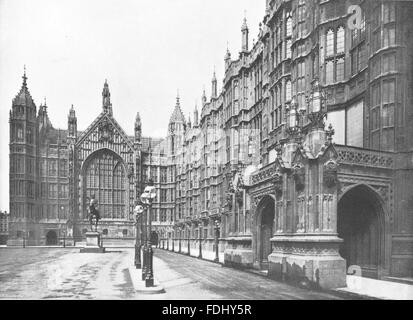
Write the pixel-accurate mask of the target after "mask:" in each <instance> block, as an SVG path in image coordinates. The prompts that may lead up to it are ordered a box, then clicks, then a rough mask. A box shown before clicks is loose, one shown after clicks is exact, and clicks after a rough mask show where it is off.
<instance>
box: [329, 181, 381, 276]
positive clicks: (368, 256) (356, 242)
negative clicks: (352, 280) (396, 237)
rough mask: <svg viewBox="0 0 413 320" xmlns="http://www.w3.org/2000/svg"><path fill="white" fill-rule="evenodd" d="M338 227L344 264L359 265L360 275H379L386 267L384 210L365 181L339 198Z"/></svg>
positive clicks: (376, 194)
mask: <svg viewBox="0 0 413 320" xmlns="http://www.w3.org/2000/svg"><path fill="white" fill-rule="evenodd" d="M337 231H338V235H339V237H340V238H341V239H343V240H344V241H343V243H342V245H341V246H340V255H341V256H342V257H343V258H344V259H346V261H347V268H349V267H350V266H356V267H357V268H358V267H360V268H361V273H362V274H361V275H362V276H366V277H371V278H380V277H381V275H382V274H383V271H384V270H385V269H386V255H385V254H386V214H385V206H384V202H383V200H382V199H381V197H380V195H379V194H378V193H377V192H376V191H374V190H373V189H372V188H371V187H369V186H367V185H365V184H357V185H354V186H353V187H352V188H349V189H347V191H346V192H345V193H344V194H343V195H342V196H341V198H340V201H339V202H338V210H337ZM384 273H386V272H384Z"/></svg>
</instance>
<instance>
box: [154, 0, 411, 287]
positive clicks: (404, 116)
mask: <svg viewBox="0 0 413 320" xmlns="http://www.w3.org/2000/svg"><path fill="white" fill-rule="evenodd" d="M352 5H357V6H358V7H356V8H355V9H354V7H353V8H351V9H349V8H350V6H352ZM353 10H356V12H358V13H359V14H360V15H359V17H358V19H357V20H358V21H357V22H356V23H354V24H355V25H357V26H356V27H355V28H350V27H349V24H350V22H351V21H352V19H353V18H354V17H353ZM412 13H413V6H412V3H411V2H394V1H341V0H340V1H334V0H330V1H315V0H311V1H310V0H307V1H306V0H291V1H288V0H284V1H281V0H271V1H267V3H266V12H265V16H264V19H263V22H262V23H260V30H259V34H258V36H257V41H256V42H254V43H253V45H252V48H249V29H248V26H247V23H246V21H244V23H243V25H242V27H241V35H242V47H241V50H240V52H239V55H238V56H237V58H236V59H235V60H234V59H232V58H231V53H230V52H229V51H228V50H227V53H226V55H225V75H224V80H223V86H222V90H221V92H219V93H218V92H217V82H216V77H215V74H214V77H213V79H212V89H211V98H210V99H209V100H208V99H207V98H206V94H205V92H204V94H203V95H202V110H201V113H200V119H199V123H198V119H197V111H196V122H194V125H193V127H191V128H190V130H187V131H186V132H185V135H184V138H183V141H182V142H183V146H182V148H181V150H178V154H179V155H176V159H178V158H179V157H180V158H181V160H179V161H178V163H179V164H181V166H180V168H179V171H178V172H177V185H176V187H177V198H176V210H175V213H176V218H175V227H174V232H172V233H167V234H163V235H161V238H162V239H163V241H162V242H166V244H165V245H163V247H165V248H168V249H169V250H173V251H179V252H182V253H186V254H190V255H193V256H202V257H203V258H206V259H211V260H212V259H216V256H215V254H214V250H215V245H216V240H217V239H216V236H218V237H219V254H218V259H219V260H221V261H222V262H224V263H225V264H226V265H231V266H236V267H248V268H257V269H261V270H263V271H265V272H267V273H268V275H269V276H270V277H274V278H278V279H290V280H298V281H302V280H307V281H309V282H311V283H313V284H315V285H318V286H321V287H325V288H332V287H339V286H344V285H345V275H346V272H349V273H353V272H356V273H357V274H360V275H362V276H366V277H373V278H380V279H388V278H390V277H411V276H412V275H413V216H412V211H413V194H412V191H411V190H412V187H413V179H412V178H413V167H412V157H413V153H412V150H413V145H412V139H411V138H412V137H413V135H412V133H413V122H412V121H413V120H412V119H413V118H412V114H413V111H412V107H411V105H412V102H413V101H412V92H413V91H412V89H413V86H412V84H413V83H412V70H413V68H412V55H411V54H410V52H411V50H412V46H413V38H412V32H411V30H412V27H413V25H412V22H411V19H409V18H408V17H409V15H411V14H412ZM316 83H320V84H321V87H322V92H321V93H320V92H319V91H317V92H319V93H318V96H319V95H322V97H323V98H322V99H320V100H321V101H322V108H323V110H324V111H323V112H321V113H320V112H314V111H317V110H313V108H314V105H313V103H312V97H313V99H316V98H314V97H316V96H315V93H314V85H315V84H316ZM318 96H317V97H318ZM319 107H320V104H319ZM318 109H319V108H318ZM324 114H326V118H319V117H317V116H320V115H324ZM330 124H331V125H332V126H331V127H330V126H329V125H330ZM215 230H217V231H218V234H216V233H215ZM214 238H215V239H214Z"/></svg>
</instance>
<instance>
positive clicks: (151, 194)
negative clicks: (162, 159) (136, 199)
mask: <svg viewBox="0 0 413 320" xmlns="http://www.w3.org/2000/svg"><path fill="white" fill-rule="evenodd" d="M155 198H156V188H155V186H154V185H153V181H152V180H149V183H148V186H147V187H146V188H145V191H144V192H143V193H142V195H141V201H142V204H143V205H144V206H145V207H146V208H147V210H146V216H147V219H145V220H146V226H147V228H145V229H147V230H146V241H145V246H144V268H143V269H142V277H143V278H144V279H143V280H145V286H146V287H153V284H154V281H153V251H152V244H151V237H150V236H151V229H152V214H151V208H152V203H153V201H154V200H155Z"/></svg>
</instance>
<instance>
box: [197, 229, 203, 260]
mask: <svg viewBox="0 0 413 320" xmlns="http://www.w3.org/2000/svg"><path fill="white" fill-rule="evenodd" d="M198 258H199V259H202V222H201V223H200V224H199V255H198Z"/></svg>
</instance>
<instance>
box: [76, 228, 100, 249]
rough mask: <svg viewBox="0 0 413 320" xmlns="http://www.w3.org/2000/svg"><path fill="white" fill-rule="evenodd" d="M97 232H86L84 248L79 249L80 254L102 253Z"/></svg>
mask: <svg viewBox="0 0 413 320" xmlns="http://www.w3.org/2000/svg"><path fill="white" fill-rule="evenodd" d="M100 237H101V236H100V233H99V232H93V231H90V232H86V247H84V248H81V249H80V252H81V253H104V252H105V248H104V247H102V246H101V241H100Z"/></svg>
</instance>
